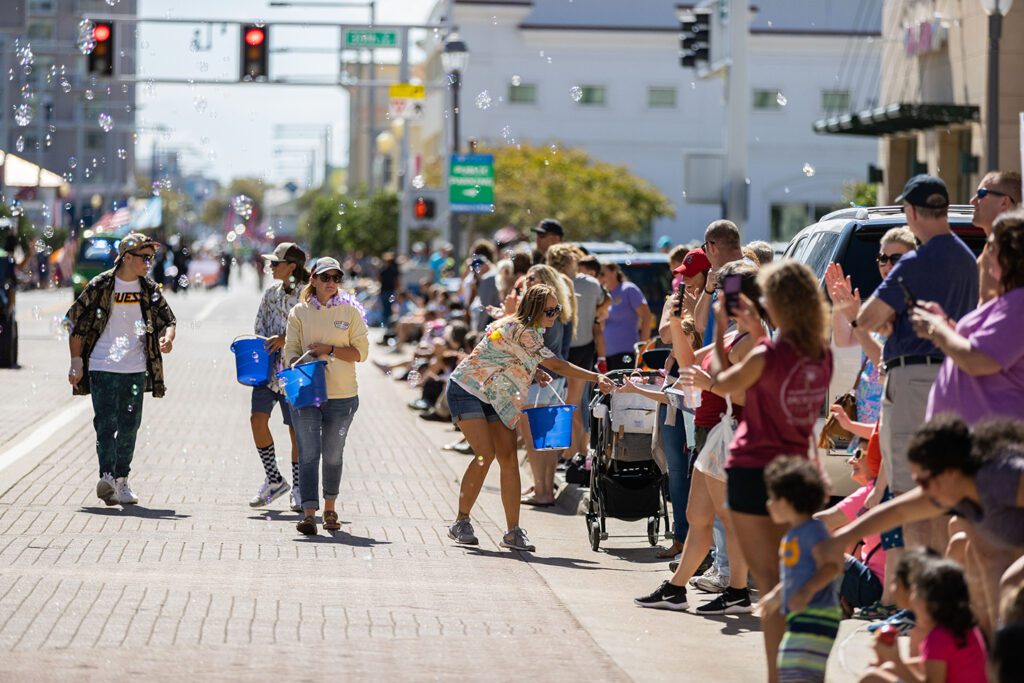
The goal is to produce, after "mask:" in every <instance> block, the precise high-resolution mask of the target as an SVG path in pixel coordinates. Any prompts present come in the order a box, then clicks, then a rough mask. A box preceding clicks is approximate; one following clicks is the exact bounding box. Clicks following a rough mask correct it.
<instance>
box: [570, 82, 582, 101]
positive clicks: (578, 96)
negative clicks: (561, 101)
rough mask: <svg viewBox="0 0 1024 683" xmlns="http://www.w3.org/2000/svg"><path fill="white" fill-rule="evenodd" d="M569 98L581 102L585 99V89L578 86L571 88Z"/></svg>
mask: <svg viewBox="0 0 1024 683" xmlns="http://www.w3.org/2000/svg"><path fill="white" fill-rule="evenodd" d="M569 97H571V98H572V101H573V102H579V101H580V100H582V99H583V88H581V87H580V86H578V85H574V86H572V87H571V88H569Z"/></svg>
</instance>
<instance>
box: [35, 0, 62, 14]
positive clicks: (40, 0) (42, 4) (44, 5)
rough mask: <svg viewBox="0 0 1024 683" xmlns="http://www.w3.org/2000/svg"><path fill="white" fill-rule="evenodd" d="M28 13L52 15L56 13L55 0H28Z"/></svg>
mask: <svg viewBox="0 0 1024 683" xmlns="http://www.w3.org/2000/svg"><path fill="white" fill-rule="evenodd" d="M28 13H29V14H30V15H34V14H44V15H47V16H53V15H55V14H57V0H28Z"/></svg>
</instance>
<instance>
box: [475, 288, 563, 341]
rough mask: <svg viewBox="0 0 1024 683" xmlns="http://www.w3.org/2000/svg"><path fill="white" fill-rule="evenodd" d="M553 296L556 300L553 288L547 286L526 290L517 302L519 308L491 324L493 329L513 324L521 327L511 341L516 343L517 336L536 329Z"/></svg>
mask: <svg viewBox="0 0 1024 683" xmlns="http://www.w3.org/2000/svg"><path fill="white" fill-rule="evenodd" d="M549 296H554V297H555V298H556V299H557V298H558V296H557V295H556V294H555V288H554V287H550V286H548V285H534V286H532V287H530V288H529V289H527V290H526V292H525V293H524V294H523V298H521V299H520V300H519V306H518V307H517V308H516V312H515V313H513V314H512V315H507V316H505V317H504V318H501V319H499V320H496V321H495V322H493V323H491V324H492V326H493V327H495V328H497V327H500V326H501V325H504V324H505V323H509V322H514V323H519V324H520V325H522V329H521V330H519V331H518V332H517V333H516V334H515V336H513V338H512V340H513V341H518V337H519V335H521V334H522V333H523V332H524V331H526V330H527V329H530V328H534V327H538V326H539V325H540V322H541V318H542V317H543V316H544V309H545V308H547V305H548V297H549Z"/></svg>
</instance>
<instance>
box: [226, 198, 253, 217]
mask: <svg viewBox="0 0 1024 683" xmlns="http://www.w3.org/2000/svg"><path fill="white" fill-rule="evenodd" d="M253 207H254V203H253V201H252V199H250V198H249V197H247V196H245V195H244V194H240V195H236V196H235V197H233V198H232V199H231V210H232V211H234V212H235V215H237V216H240V217H242V218H244V219H246V220H248V219H249V218H251V217H252V211H253Z"/></svg>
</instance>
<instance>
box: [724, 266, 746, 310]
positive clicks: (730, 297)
mask: <svg viewBox="0 0 1024 683" xmlns="http://www.w3.org/2000/svg"><path fill="white" fill-rule="evenodd" d="M742 285H743V276H742V275H740V274H739V273H735V274H733V275H726V276H725V277H724V278H723V279H722V291H723V292H725V312H726V313H728V314H729V315H734V314H735V313H736V311H737V310H738V309H739V307H740V289H741V287H742Z"/></svg>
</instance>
